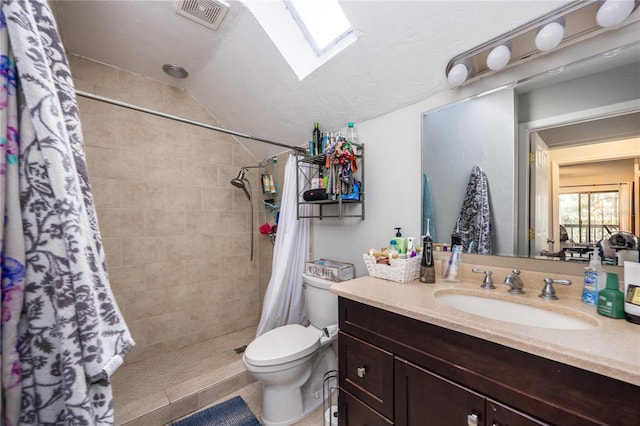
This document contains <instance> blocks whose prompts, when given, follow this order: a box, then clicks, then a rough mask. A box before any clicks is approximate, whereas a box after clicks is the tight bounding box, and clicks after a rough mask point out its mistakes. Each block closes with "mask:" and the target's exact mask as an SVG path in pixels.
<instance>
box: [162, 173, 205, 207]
mask: <svg viewBox="0 0 640 426" xmlns="http://www.w3.org/2000/svg"><path fill="white" fill-rule="evenodd" d="M185 181H186V182H190V183H191V180H189V179H185ZM167 208H168V209H169V210H183V211H193V210H196V211H198V210H202V188H201V187H200V186H189V185H168V186H167Z"/></svg>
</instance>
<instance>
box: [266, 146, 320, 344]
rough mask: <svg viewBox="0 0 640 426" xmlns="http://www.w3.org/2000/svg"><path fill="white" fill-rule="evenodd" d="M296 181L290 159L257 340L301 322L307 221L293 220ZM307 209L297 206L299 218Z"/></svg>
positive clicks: (295, 168) (285, 175)
mask: <svg viewBox="0 0 640 426" xmlns="http://www.w3.org/2000/svg"><path fill="white" fill-rule="evenodd" d="M296 173H299V174H300V175H299V176H298V179H300V181H304V179H305V176H304V173H303V171H302V170H298V167H297V164H296V157H295V155H290V156H289V159H288V160H287V165H286V167H285V172H284V185H283V188H282V201H281V207H280V220H279V221H278V237H277V238H276V244H275V247H274V249H273V263H272V266H271V279H270V280H269V285H268V287H267V292H266V293H265V296H264V301H263V304H262V316H261V318H260V323H259V324H258V329H257V332H256V337H257V336H260V335H261V334H263V333H266V332H267V331H269V330H271V329H274V328H276V327H280V326H282V325H286V324H300V323H302V321H303V319H304V299H303V294H302V273H303V272H304V262H305V260H306V257H307V252H308V250H309V221H308V220H307V219H300V220H298V219H296V217H297V213H296V212H297V208H298V192H297V185H296ZM308 208H309V206H306V205H300V209H301V214H302V215H304V216H307V215H308V214H307V210H308Z"/></svg>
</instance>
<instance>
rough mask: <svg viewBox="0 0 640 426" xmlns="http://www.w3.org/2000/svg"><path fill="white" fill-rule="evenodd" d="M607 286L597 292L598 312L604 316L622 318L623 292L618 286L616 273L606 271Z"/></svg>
mask: <svg viewBox="0 0 640 426" xmlns="http://www.w3.org/2000/svg"><path fill="white" fill-rule="evenodd" d="M606 274H607V287H606V288H605V289H604V290H600V292H599V293H598V313H599V314H600V315H604V316H605V317H610V318H617V319H622V318H624V294H622V292H621V291H620V289H619V288H618V274H616V273H613V272H607V273H606Z"/></svg>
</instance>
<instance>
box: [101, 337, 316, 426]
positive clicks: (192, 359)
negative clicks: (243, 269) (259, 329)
mask: <svg viewBox="0 0 640 426" xmlns="http://www.w3.org/2000/svg"><path fill="white" fill-rule="evenodd" d="M254 336H255V327H249V328H246V329H243V330H239V331H236V332H233V333H229V334H226V335H224V336H220V337H217V338H215V339H211V340H208V341H205V342H200V343H197V344H194V345H191V346H188V347H186V348H182V349H178V350H175V351H171V352H166V353H160V354H158V355H156V356H153V357H150V358H148V359H146V360H143V361H139V362H135V363H132V364H127V365H124V366H122V367H120V368H119V369H118V370H117V371H116V373H115V374H114V376H113V377H112V383H113V393H114V409H115V424H116V425H117V426H159V425H163V424H167V423H169V422H171V421H173V420H175V419H177V418H180V417H183V416H185V415H188V414H189V413H192V412H195V411H198V410H200V409H202V408H205V407H207V406H209V405H212V404H215V403H218V402H221V401H223V400H226V399H229V398H231V397H233V396H235V395H240V396H242V398H243V399H244V400H245V401H246V402H247V405H248V406H249V408H250V409H251V411H253V413H254V414H255V415H256V417H257V418H258V419H260V414H261V400H262V385H261V384H260V383H258V382H255V381H254V379H253V378H252V377H251V376H250V375H249V373H247V372H246V370H245V368H244V365H243V364H242V354H237V353H236V352H235V351H234V349H235V348H238V347H240V346H243V345H246V344H248V343H249V342H251V340H253V338H254ZM322 424H323V414H322V408H320V409H318V410H316V411H315V412H314V413H312V414H311V415H310V416H309V417H307V418H306V419H305V420H303V421H301V422H299V423H297V425H298V426H322Z"/></svg>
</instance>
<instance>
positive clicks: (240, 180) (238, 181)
mask: <svg viewBox="0 0 640 426" xmlns="http://www.w3.org/2000/svg"><path fill="white" fill-rule="evenodd" d="M246 173H247V169H245V168H244V167H243V168H242V169H240V172H239V173H238V176H237V177H236V178H235V179H231V185H233V186H235V187H236V188H244V187H245V184H244V182H245V178H244V175H245V174H246Z"/></svg>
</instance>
